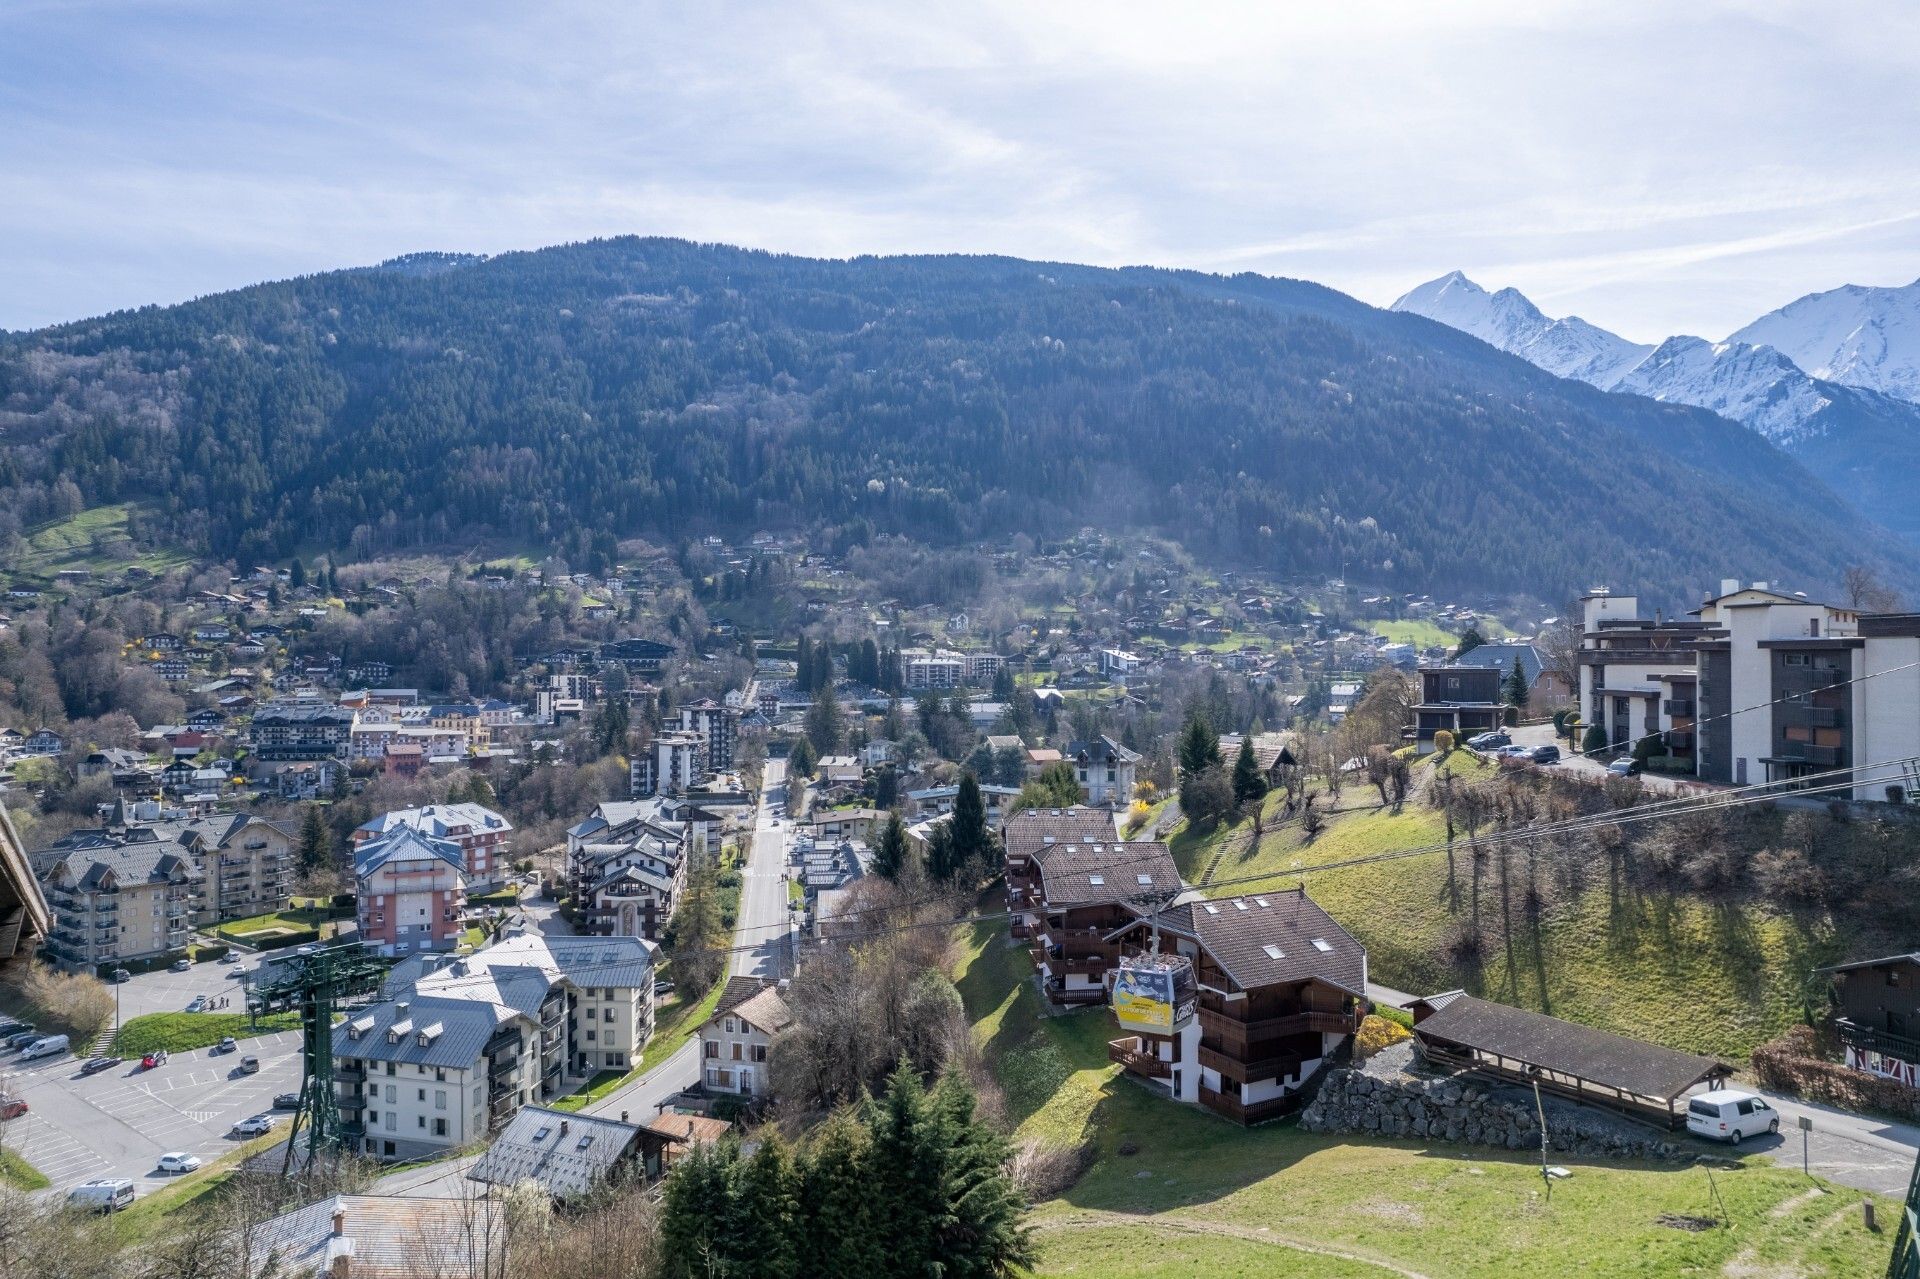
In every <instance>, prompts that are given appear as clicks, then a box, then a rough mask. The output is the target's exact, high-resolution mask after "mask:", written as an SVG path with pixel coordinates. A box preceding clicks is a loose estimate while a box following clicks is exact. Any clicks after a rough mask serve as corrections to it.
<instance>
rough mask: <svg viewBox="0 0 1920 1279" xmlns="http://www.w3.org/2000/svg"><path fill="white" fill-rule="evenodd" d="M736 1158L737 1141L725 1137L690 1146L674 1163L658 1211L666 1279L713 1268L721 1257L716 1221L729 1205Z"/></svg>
mask: <svg viewBox="0 0 1920 1279" xmlns="http://www.w3.org/2000/svg"><path fill="white" fill-rule="evenodd" d="M739 1161H740V1148H739V1146H738V1145H737V1144H736V1143H734V1142H732V1141H727V1142H723V1143H721V1144H719V1145H714V1146H695V1147H694V1148H693V1149H692V1150H690V1151H688V1152H687V1153H686V1155H684V1156H683V1157H682V1158H681V1159H680V1161H679V1162H678V1163H676V1164H674V1166H673V1175H672V1176H670V1177H668V1178H667V1187H666V1196H665V1202H664V1204H663V1205H662V1208H661V1213H660V1250H661V1269H662V1273H663V1274H665V1275H666V1276H667V1277H668V1279H709V1276H711V1275H713V1274H714V1273H716V1266H717V1264H718V1263H721V1262H722V1261H723V1251H722V1250H723V1241H722V1240H721V1238H720V1227H721V1223H723V1222H724V1221H726V1219H727V1215H728V1213H729V1212H730V1211H731V1210H732V1205H731V1203H730V1200H731V1198H732V1196H731V1195H730V1194H729V1183H730V1182H731V1180H732V1177H731V1173H732V1169H733V1167H734V1165H735V1164H737V1163H739ZM719 1273H730V1272H728V1271H724V1270H721V1271H719Z"/></svg>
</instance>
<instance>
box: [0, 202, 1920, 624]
mask: <svg viewBox="0 0 1920 1279" xmlns="http://www.w3.org/2000/svg"><path fill="white" fill-rule="evenodd" d="M429 263H430V265H431V269H421V267H422V264H429ZM109 502H134V503H138V504H140V505H139V508H138V509H139V510H140V511H141V512H142V521H143V526H142V531H143V532H145V533H146V534H147V535H150V536H157V537H161V538H163V539H166V540H170V541H175V542H178V543H181V544H184V545H187V546H190V547H192V548H193V549H195V550H197V551H202V552H206V553H211V554H215V555H219V556H224V557H233V558H236V559H238V560H241V561H243V562H251V561H261V560H274V559H280V558H284V557H285V556H287V555H288V554H290V553H291V552H292V551H294V550H295V549H296V548H312V547H315V546H327V547H338V548H342V549H348V550H359V551H361V552H374V551H386V550H393V549H399V548H403V547H406V546H409V545H416V544H422V543H448V542H456V541H459V540H462V539H466V538H471V537H473V536H476V535H479V534H482V533H485V534H490V535H495V536H507V537H514V538H523V539H528V540H538V541H541V542H544V543H548V544H551V545H554V546H555V547H556V548H558V549H559V550H560V551H561V552H562V553H563V554H565V555H567V556H569V557H570V558H572V559H575V560H576V561H577V562H579V563H581V564H582V565H588V564H590V562H591V561H592V560H593V559H595V558H600V557H605V556H610V555H611V553H612V544H613V540H614V538H615V537H616V536H624V535H628V534H648V535H652V536H655V537H664V538H674V537H680V536H687V535H693V534H698V533H705V532H716V531H717V532H731V533H736V534H737V533H741V532H744V531H750V530H754V529H761V528H768V529H778V528H795V527H798V528H808V529H812V530H814V531H816V532H819V531H825V532H826V533H828V535H829V536H830V537H832V538H834V539H837V540H840V541H843V542H844V541H849V540H859V539H861V538H864V537H866V536H869V535H871V534H873V533H876V532H897V533H905V534H909V535H912V536H915V537H919V538H923V539H926V540H929V541H934V542H971V541H978V540H983V539H988V538H997V537H1001V536H1004V535H1007V534H1009V533H1012V532H1015V531H1026V532H1030V533H1035V534H1039V535H1046V534H1050V533H1059V532H1065V531H1070V530H1071V529H1073V528H1076V527H1078V526H1080V525H1082V524H1089V523H1091V524H1096V525H1101V526H1105V527H1128V526H1143V527H1152V528H1156V529H1160V530H1164V531H1166V532H1169V533H1171V534H1173V535H1174V536H1177V537H1179V538H1181V539H1182V540H1184V541H1185V542H1186V543H1187V544H1188V545H1189V546H1190V547H1191V548H1192V549H1193V550H1194V551H1196V552H1197V553H1201V554H1206V555H1211V556H1215V557H1218V558H1220V559H1222V560H1225V561H1232V562H1239V563H1246V564H1249V565H1255V566H1259V567H1263V568H1267V569H1271V570H1274V571H1278V572H1282V573H1291V572H1309V571H1322V570H1332V571H1338V570H1339V569H1340V568H1341V567H1342V566H1343V565H1344V566H1345V567H1346V568H1347V570H1348V571H1349V572H1350V573H1353V574H1355V575H1357V576H1359V575H1364V576H1367V577H1370V578H1379V579H1384V580H1390V581H1395V582H1404V583H1407V584H1409V585H1413V584H1421V585H1433V586H1441V587H1454V586H1461V587H1464V586H1482V587H1487V588H1494V589H1501V588H1505V589H1515V590H1528V591H1533V592H1537V593H1542V594H1545V593H1547V592H1553V591H1561V590H1566V589H1571V588H1577V587H1579V586H1584V585H1587V584H1589V582H1590V581H1597V580H1605V581H1607V582H1608V583H1609V584H1610V585H1612V586H1613V587H1615V588H1616V589H1626V588H1629V587H1638V588H1642V589H1646V590H1648V591H1650V592H1652V593H1654V594H1656V595H1660V596H1664V597H1669V598H1677V597H1681V596H1684V595H1689V594H1691V593H1692V592H1693V590H1694V589H1695V588H1697V587H1699V586H1700V585H1701V584H1702V583H1705V582H1709V581H1713V580H1717V579H1718V578H1719V577H1720V576H1721V575H1723V574H1724V573H1725V572H1727V571H1731V570H1735V569H1738V570H1742V571H1746V572H1748V573H1752V574H1761V575H1765V576H1770V577H1774V578H1782V579H1787V580H1794V581H1798V582H1803V583H1807V584H1809V585H1817V584H1823V583H1827V582H1831V581H1833V580H1835V579H1837V577H1838V575H1839V571H1840V568H1841V567H1842V566H1843V565H1845V564H1849V563H1855V562H1860V563H1867V564H1871V565H1873V566H1875V567H1877V568H1878V569H1880V571H1881V572H1882V573H1883V575H1885V576H1887V577H1888V578H1890V579H1891V580H1894V581H1897V582H1899V583H1900V584H1901V585H1903V586H1906V585H1911V584H1913V583H1915V582H1917V581H1920V559H1917V558H1916V557H1915V556H1914V554H1913V553H1912V552H1911V551H1910V550H1908V549H1906V548H1904V547H1902V546H1901V545H1899V544H1897V543H1895V542H1893V541H1892V540H1891V539H1890V538H1888V537H1887V536H1886V535H1884V534H1883V533H1882V532H1881V531H1880V530H1878V529H1876V528H1874V527H1872V526H1871V525H1868V524H1866V523H1865V522H1864V521H1862V520H1860V519H1859V518H1858V517H1857V516H1854V515H1852V514H1851V513H1850V512H1849V511H1848V510H1847V508H1846V507H1845V506H1844V504H1843V503H1842V502H1840V501H1839V499H1837V498H1836V497H1835V496H1834V495H1833V494H1832V493H1831V492H1829V491H1827V490H1826V489H1825V488H1824V487H1823V486H1821V485H1820V484H1819V482H1818V481H1816V480H1814V479H1812V478H1811V477H1810V476H1809V475H1808V474H1807V473H1806V472H1805V471H1804V470H1802V469H1801V468H1800V467H1799V466H1798V465H1797V464H1795V463H1794V462H1792V461H1791V460H1790V459H1788V458H1786V457H1785V456H1784V455H1782V454H1780V453H1779V452H1778V451H1777V450H1774V449H1772V448H1771V446H1769V445H1767V444H1765V443H1764V442H1763V441H1759V440H1756V439H1755V438H1754V437H1753V436H1752V435H1751V433H1749V432H1747V431H1746V430H1745V429H1744V428H1741V427H1739V426H1736V425H1735V424H1733V423H1730V422H1727V421H1725V420H1724V419H1721V418H1718V417H1715V416H1713V415H1712V414H1709V413H1706V412H1703V411H1700V410H1696V409H1688V408H1683V407H1677V406H1669V405H1661V404H1655V403H1653V402H1650V401H1645V400H1638V399H1629V398H1625V397H1612V396H1606V395H1603V394H1602V393H1600V392H1598V391H1594V390H1592V389H1591V388H1588V387H1585V386H1583V385H1581V384H1578V383H1571V382H1565V381H1562V380H1560V379H1557V378H1554V377H1552V376H1550V375H1548V374H1545V373H1543V372H1541V371H1539V370H1537V369H1534V368H1532V367H1531V366H1530V365H1528V364H1526V363H1525V362H1524V361H1522V360H1519V359H1517V358H1514V357H1510V356H1506V355H1503V354H1501V353H1499V352H1497V351H1494V350H1493V349H1492V348H1490V347H1487V346H1485V345H1484V344H1482V343H1480V342H1478V341H1475V340H1472V339H1469V338H1466V337H1465V336H1464V335H1461V334H1458V333H1455V332H1453V331H1451V330H1448V329H1446V328H1445V327H1444V326H1441V325H1437V324H1434V323H1431V322H1429V321H1425V320H1422V319H1420V318H1418V317H1415V316H1406V315H1394V314H1390V313H1387V312H1383V311H1379V310H1376V309H1374V308H1371V307H1368V306H1365V305H1364V304H1362V303H1359V302H1357V301H1355V300H1354V299H1352V298H1348V297H1346V296H1344V295H1342V294H1339V293H1336V292H1334V291H1332V290H1328V289H1324V288H1321V287H1319V286H1316V285H1310V284H1303V283H1298V282H1293V281H1285V280H1273V279H1267V278H1263V277H1257V276H1238V277H1232V278H1223V277H1214V276H1205V275H1200V274H1197V273H1190V272H1171V271H1161V270H1150V269H1132V270H1105V269H1097V268H1089V267H1076V266H1061V265H1054V264H1046V263H1033V262H1024V261H1019V260H1015V259H1006V258H982V257H912V258H859V259H854V260H851V261H823V260H813V259H805V258H795V257H785V256H778V255H772V254H766V253H759V252H752V251H747V250H740V249H733V248H727V247H721V246H708V245H694V244H690V243H686V242H683V241H674V240H659V239H645V240H643V239H620V240H610V241H596V242H592V243H586V244H579V245H569V246H564V247H560V248H553V249H546V250H541V251H537V252H529V253H517V254H510V255H505V256H502V257H497V258H492V259H486V260H465V259H460V258H457V257H454V256H452V255H448V256H445V257H438V256H436V257H433V258H427V257H424V256H416V257H415V258H412V259H406V260H402V264H401V265H400V266H398V267H396V268H391V269H382V268H371V269H363V270H351V271H339V272H333V273H329V274H325V275H318V276H311V277H306V278H302V279H296V280H289V281H283V282H278V283H272V284H264V285H259V286H255V287H253V288H248V289H242V290H237V291H235V292H231V293H225V294H219V295H215V296H211V297H207V298H202V299H200V300H197V301H194V302H191V303H187V304H184V305H181V306H174V307H166V308H157V307H156V308H147V309H144V310H140V311H135V312H126V313H120V314H116V315H111V316H106V317H103V318H100V319H96V320H88V321H83V322H79V323H75V324H69V325H63V326H59V327H56V328H52V329H47V330H42V331H39V332H35V333H26V334H12V335H7V336H6V337H4V338H0V522H3V521H4V520H5V519H7V518H8V514H7V513H11V518H13V519H14V520H16V521H17V522H19V523H21V524H24V525H30V524H32V523H34V522H36V521H38V520H43V519H47V518H56V517H58V516H61V515H63V514H70V513H71V512H72V511H73V510H74V509H78V508H80V507H91V506H95V505H99V504H102V503H109ZM13 531H15V530H11V529H8V528H5V527H3V526H0V537H3V536H4V535H6V534H8V533H10V532H13Z"/></svg>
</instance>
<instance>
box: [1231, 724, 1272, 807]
mask: <svg viewBox="0 0 1920 1279" xmlns="http://www.w3.org/2000/svg"><path fill="white" fill-rule="evenodd" d="M1266 793H1267V779H1266V778H1264V777H1262V776H1261V775H1260V763H1259V761H1258V760H1256V759H1255V758H1254V757H1253V742H1252V741H1251V740H1249V739H1247V738H1242V739H1241V740H1240V754H1239V755H1237V756H1235V758H1234V761H1233V802H1234V803H1235V804H1237V805H1239V806H1240V807H1242V808H1245V807H1246V806H1247V805H1249V804H1257V803H1259V802H1260V800H1261V799H1262V798H1263V797H1264V796H1265V795H1266Z"/></svg>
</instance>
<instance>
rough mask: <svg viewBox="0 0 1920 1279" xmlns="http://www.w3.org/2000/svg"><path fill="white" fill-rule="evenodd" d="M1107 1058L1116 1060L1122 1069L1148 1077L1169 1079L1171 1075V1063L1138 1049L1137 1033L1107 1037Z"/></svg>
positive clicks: (1112, 1060) (1138, 1038)
mask: <svg viewBox="0 0 1920 1279" xmlns="http://www.w3.org/2000/svg"><path fill="white" fill-rule="evenodd" d="M1107 1060H1108V1061H1111V1062H1117V1063H1119V1065H1120V1066H1121V1067H1123V1068H1124V1069H1126V1070H1129V1071H1131V1072H1133V1073H1134V1074H1136V1075H1145V1076H1146V1077H1147V1078H1148V1079H1170V1078H1172V1076H1173V1063H1172V1062H1170V1061H1162V1060H1161V1059H1160V1058H1158V1057H1156V1056H1154V1055H1153V1054H1152V1053H1148V1052H1142V1051H1140V1037H1139V1036H1137V1035H1127V1036H1124V1037H1122V1038H1120V1039H1109V1040H1108V1041H1107Z"/></svg>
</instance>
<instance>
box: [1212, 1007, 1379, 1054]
mask: <svg viewBox="0 0 1920 1279" xmlns="http://www.w3.org/2000/svg"><path fill="white" fill-rule="evenodd" d="M1361 1017H1362V1013H1361V1012H1360V1010H1359V1009H1358V1008H1355V1009H1354V1010H1353V1011H1352V1012H1346V1013H1330V1012H1313V1011H1308V1012H1299V1013H1289V1014H1287V1015H1285V1016H1282V1017H1262V1018H1258V1019H1255V1020H1252V1021H1241V1020H1239V1019H1238V1018H1235V1017H1229V1016H1228V1015H1227V1014H1225V1013H1222V1012H1216V1011H1215V1010H1213V1009H1211V1008H1204V1007H1203V1008H1201V1009H1200V1029H1201V1031H1202V1033H1204V1034H1207V1035H1211V1036H1213V1037H1214V1038H1216V1039H1218V1040H1220V1041H1221V1042H1222V1043H1223V1044H1224V1045H1226V1047H1227V1051H1229V1052H1244V1050H1245V1048H1246V1046H1247V1044H1249V1043H1251V1042H1254V1041H1257V1040H1262V1039H1277V1038H1280V1037H1281V1036H1283V1035H1306V1034H1330V1035H1350V1034H1353V1033H1354V1032H1355V1031H1357V1030H1358V1029H1359V1028H1360V1019H1361Z"/></svg>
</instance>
